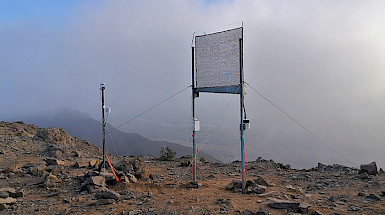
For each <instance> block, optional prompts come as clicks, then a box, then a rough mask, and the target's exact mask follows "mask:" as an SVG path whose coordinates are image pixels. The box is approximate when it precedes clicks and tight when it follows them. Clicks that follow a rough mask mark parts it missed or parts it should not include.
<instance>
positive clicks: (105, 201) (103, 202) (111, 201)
mask: <svg viewBox="0 0 385 215" xmlns="http://www.w3.org/2000/svg"><path fill="white" fill-rule="evenodd" d="M114 203H115V200H114V199H98V200H97V201H96V202H95V203H93V205H95V206H100V205H111V204H114Z"/></svg>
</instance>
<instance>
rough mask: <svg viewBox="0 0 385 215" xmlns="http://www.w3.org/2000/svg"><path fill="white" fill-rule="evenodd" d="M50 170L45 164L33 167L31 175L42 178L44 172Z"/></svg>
mask: <svg viewBox="0 0 385 215" xmlns="http://www.w3.org/2000/svg"><path fill="white" fill-rule="evenodd" d="M47 169H48V168H47V166H46V165H45V164H40V165H38V166H36V167H32V169H31V170H30V172H31V174H32V175H34V176H41V175H42V174H43V172H44V171H46V170H47Z"/></svg>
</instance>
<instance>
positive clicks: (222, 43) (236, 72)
mask: <svg viewBox="0 0 385 215" xmlns="http://www.w3.org/2000/svg"><path fill="white" fill-rule="evenodd" d="M241 38H242V28H236V29H232V30H228V31H223V32H219V33H214V34H208V35H202V36H197V37H195V68H196V88H205V87H226V86H233V85H239V84H240V75H241V74H240V56H239V55H240V52H239V46H240V44H239V39H241Z"/></svg>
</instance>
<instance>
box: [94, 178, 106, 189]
mask: <svg viewBox="0 0 385 215" xmlns="http://www.w3.org/2000/svg"><path fill="white" fill-rule="evenodd" d="M90 182H91V184H93V185H96V186H99V187H105V186H106V183H105V182H104V177H103V176H92V177H91V180H90Z"/></svg>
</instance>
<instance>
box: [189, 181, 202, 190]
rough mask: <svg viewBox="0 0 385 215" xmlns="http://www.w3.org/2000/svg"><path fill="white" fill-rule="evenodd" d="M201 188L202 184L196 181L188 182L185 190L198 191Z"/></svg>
mask: <svg viewBox="0 0 385 215" xmlns="http://www.w3.org/2000/svg"><path fill="white" fill-rule="evenodd" d="M201 186H202V183H198V182H197V181H190V182H189V183H187V184H186V188H190V189H198V188H199V187H201Z"/></svg>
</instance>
